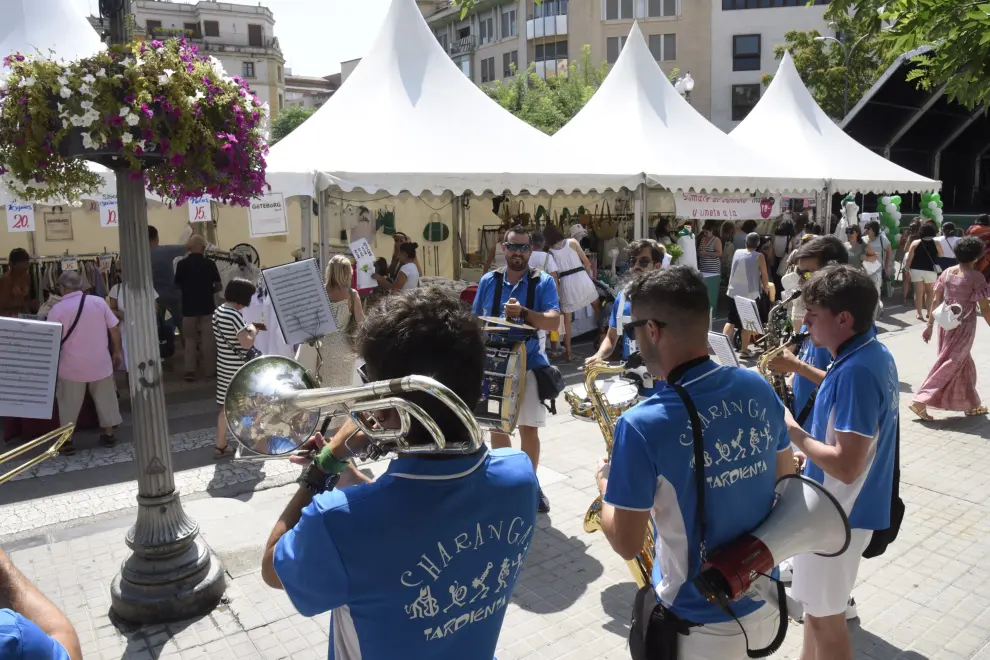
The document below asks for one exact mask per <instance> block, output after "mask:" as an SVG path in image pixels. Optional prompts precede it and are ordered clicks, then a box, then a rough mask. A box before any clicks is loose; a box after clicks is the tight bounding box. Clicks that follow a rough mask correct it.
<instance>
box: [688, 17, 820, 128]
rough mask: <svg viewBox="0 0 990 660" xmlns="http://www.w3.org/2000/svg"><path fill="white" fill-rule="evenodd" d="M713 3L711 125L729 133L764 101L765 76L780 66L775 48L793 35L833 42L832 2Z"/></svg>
mask: <svg viewBox="0 0 990 660" xmlns="http://www.w3.org/2000/svg"><path fill="white" fill-rule="evenodd" d="M708 1H709V2H710V3H711V16H712V34H711V54H712V62H711V64H712V66H711V72H712V77H711V98H712V113H711V121H712V123H714V124H715V125H716V126H718V127H719V128H721V129H722V130H723V131H726V132H729V131H731V130H732V129H733V128H735V127H736V126H737V125H738V124H739V122H740V121H742V120H743V119H744V118H745V117H746V115H747V114H748V113H749V111H750V110H751V109H752V108H753V106H755V105H756V103H757V102H758V101H759V100H760V96H761V95H762V93H763V89H764V88H763V84H762V82H761V79H762V77H763V74H766V73H768V74H773V73H774V72H776V71H777V65H778V64H779V63H780V62H779V61H778V60H777V59H776V57H774V52H773V51H774V47H775V46H779V45H781V44H783V43H784V42H785V39H784V37H785V35H786V34H787V33H788V32H790V31H791V30H801V31H805V30H818V31H819V32H820V33H822V34H823V35H828V36H833V35H834V32H833V31H832V30H831V29H830V28H829V27H828V26H827V24H826V21H825V18H824V14H825V11H826V10H827V9H828V0H814V4H813V5H810V6H809V4H808V0H708Z"/></svg>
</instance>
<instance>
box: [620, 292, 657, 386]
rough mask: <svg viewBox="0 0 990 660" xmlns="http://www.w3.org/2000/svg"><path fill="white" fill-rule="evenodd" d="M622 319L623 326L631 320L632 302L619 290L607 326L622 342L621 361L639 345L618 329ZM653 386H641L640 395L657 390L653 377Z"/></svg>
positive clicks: (636, 349)
mask: <svg viewBox="0 0 990 660" xmlns="http://www.w3.org/2000/svg"><path fill="white" fill-rule="evenodd" d="M620 307H621V308H622V312H621V313H619V308H620ZM620 319H621V321H622V326H623V327H625V325H626V324H627V323H630V322H631V321H632V303H631V302H629V301H628V300H626V294H625V292H620V293H619V295H618V296H616V298H615V303H613V304H612V315H611V316H609V319H608V327H610V328H614V329H615V331H616V333H617V334H618V336H617V337H616V339H617V340H618V341H621V342H622V360H623V362H624V361H626V360H628V359H629V356H630V355H632V354H633V353H635V352H636V351H638V350H639V346H637V345H636V340H635V339H630V338H629V337H627V336H626V334H625V333H624V332H623V331H622V330H620V329H619V320H620ZM653 383H654V384H653V387H643V388H642V390H641V392H640V395H641V396H643V397H644V398H645V397H650V396H653V395H654V394H656V393H657V391H658V390H659V384H658V383H659V381H658V379H654V381H653Z"/></svg>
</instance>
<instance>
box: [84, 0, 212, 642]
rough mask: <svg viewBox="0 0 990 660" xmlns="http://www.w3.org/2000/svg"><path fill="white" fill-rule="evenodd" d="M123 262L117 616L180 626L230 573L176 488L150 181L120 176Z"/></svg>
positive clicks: (116, 6) (118, 4) (107, 4)
mask: <svg viewBox="0 0 990 660" xmlns="http://www.w3.org/2000/svg"><path fill="white" fill-rule="evenodd" d="M100 13H101V15H103V16H106V17H107V18H109V19H110V35H111V37H110V40H111V42H112V43H115V44H120V43H125V42H126V41H127V38H126V34H127V32H126V25H127V23H126V20H127V17H128V15H129V13H130V0H100ZM116 176H117V202H118V204H119V208H120V224H119V226H120V229H119V231H120V257H121V261H122V262H123V266H124V285H125V286H126V287H127V300H128V307H127V317H126V321H125V323H126V327H125V328H124V332H125V333H127V353H128V356H127V357H128V359H127V369H128V376H129V378H128V380H129V381H130V394H131V406H132V408H133V415H134V459H135V462H136V464H137V469H138V495H137V503H138V512H137V521H136V522H135V523H134V526H133V527H131V528H130V529H129V530H128V531H127V535H126V537H125V542H126V543H127V546H128V547H129V548H130V549H131V551H132V554H131V556H130V557H128V558H127V559H125V560H124V562H123V563H122V564H121V567H120V573H119V574H118V575H117V576H116V577H115V578H114V580H113V583H112V584H111V586H110V602H111V605H110V607H111V609H112V610H113V613H114V614H115V615H116V616H118V617H119V618H121V619H123V620H125V621H128V622H132V623H139V624H149V623H165V622H169V621H179V620H181V619H188V618H191V617H195V616H200V615H203V614H207V613H209V612H210V611H212V610H213V608H214V607H215V606H216V604H217V603H218V602H219V601H220V598H221V597H222V596H223V592H224V588H225V586H226V585H225V580H224V572H223V566H222V565H221V564H220V560H219V559H218V558H217V556H216V555H214V554H213V552H212V551H211V550H210V549H209V548H208V547H207V546H206V543H205V542H204V541H203V539H202V538H201V537H200V535H199V525H198V524H197V523H196V521H194V520H193V519H192V518H190V517H189V516H187V515H186V513H185V511H183V509H182V503H181V502H180V501H179V493H178V491H177V490H176V488H175V477H174V471H173V468H172V448H171V445H170V444H169V436H168V418H167V416H166V414H165V389H164V387H165V386H164V382H163V379H162V366H161V358H160V357H159V348H158V325H157V322H156V319H155V312H154V309H155V300H154V295H153V291H154V288H153V284H152V281H151V253H150V251H149V249H148V208H147V205H146V201H145V197H144V178H143V177H141V178H138V179H137V180H134V179H132V178H131V177H130V176H128V175H127V174H125V173H124V172H123V171H117V172H116Z"/></svg>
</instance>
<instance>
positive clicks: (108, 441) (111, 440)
mask: <svg viewBox="0 0 990 660" xmlns="http://www.w3.org/2000/svg"><path fill="white" fill-rule="evenodd" d="M100 444H101V445H103V446H104V447H113V446H114V445H115V444H117V438H115V437H113V436H112V435H106V434H103V435H101V436H100Z"/></svg>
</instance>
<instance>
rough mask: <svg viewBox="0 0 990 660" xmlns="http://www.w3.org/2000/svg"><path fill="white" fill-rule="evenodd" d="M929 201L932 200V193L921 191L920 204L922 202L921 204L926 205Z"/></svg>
mask: <svg viewBox="0 0 990 660" xmlns="http://www.w3.org/2000/svg"><path fill="white" fill-rule="evenodd" d="M930 201H932V194H931V193H921V204H922V206H926V205H927V204H928V202H930Z"/></svg>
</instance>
